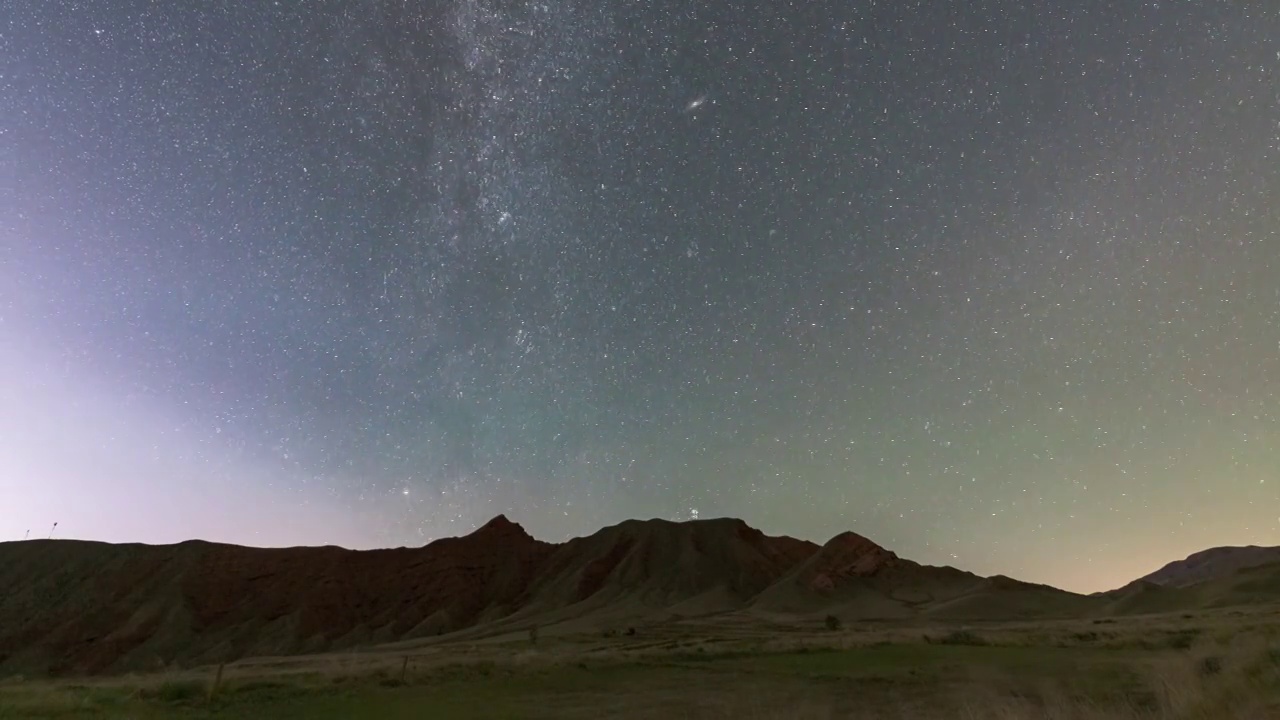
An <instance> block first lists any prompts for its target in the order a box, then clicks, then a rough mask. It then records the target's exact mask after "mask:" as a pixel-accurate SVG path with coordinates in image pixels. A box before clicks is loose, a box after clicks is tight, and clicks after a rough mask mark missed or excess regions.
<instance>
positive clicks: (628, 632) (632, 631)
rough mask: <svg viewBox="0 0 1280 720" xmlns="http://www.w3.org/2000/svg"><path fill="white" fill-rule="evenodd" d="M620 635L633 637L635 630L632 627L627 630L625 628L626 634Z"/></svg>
mask: <svg viewBox="0 0 1280 720" xmlns="http://www.w3.org/2000/svg"><path fill="white" fill-rule="evenodd" d="M622 634H623V635H626V636H627V637H631V636H633V635H635V634H636V629H635V628H633V627H629V628H627V631H626V632H624V633H622Z"/></svg>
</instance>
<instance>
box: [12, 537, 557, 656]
mask: <svg viewBox="0 0 1280 720" xmlns="http://www.w3.org/2000/svg"><path fill="white" fill-rule="evenodd" d="M553 549H554V546H553V545H550V544H548V543H544V542H540V541H538V540H534V539H533V538H531V537H529V536H528V535H527V534H525V533H524V531H523V530H522V529H521V528H520V527H519V526H518V525H515V524H512V523H510V522H508V521H507V520H506V518H501V517H500V518H497V519H495V520H494V521H492V522H490V523H489V524H488V525H486V526H484V527H483V528H481V529H479V530H477V531H476V532H474V533H472V534H471V535H468V536H466V537H462V538H449V539H445V540H440V541H437V542H434V543H432V544H430V545H428V546H426V547H422V548H411V549H409V548H400V549H395V550H371V551H363V552H360V551H353V550H344V549H341V548H335V547H310V548H281V549H262V548H246V547H239V546H234V545H217V544H213V543H205V542H186V543H182V544H180V545H171V546H147V545H107V544H103V543H89V542H77V541H30V542H19V543H6V544H3V545H0V587H4V588H6V590H7V592H5V593H3V594H0V667H11V668H21V669H24V670H48V671H50V672H53V673H61V672H88V673H94V672H102V671H106V670H118V669H126V668H149V667H157V666H163V665H166V664H168V663H171V662H174V661H181V662H182V663H184V664H186V663H196V662H213V661H219V660H225V659H231V658H237V657H242V656H246V655H261V654H277V653H296V652H310V651H318V650H324V649H327V648H331V647H339V646H348V645H352V644H357V643H366V642H373V641H380V640H392V639H398V638H404V637H412V636H415V635H423V634H434V633H439V632H442V631H447V630H453V629H458V628H462V627H466V626H468V625H471V624H474V623H476V622H478V621H483V620H486V619H490V618H493V617H499V616H502V615H505V614H507V613H510V612H511V611H512V610H513V609H515V607H516V602H517V600H518V599H519V597H520V595H521V594H522V593H523V591H524V590H525V589H526V588H527V587H528V585H529V583H530V581H531V580H532V578H533V576H534V574H535V573H536V572H537V570H538V568H539V567H540V566H541V564H542V563H543V562H544V561H545V560H546V558H547V557H548V556H549V555H550V553H551V552H552V550H553Z"/></svg>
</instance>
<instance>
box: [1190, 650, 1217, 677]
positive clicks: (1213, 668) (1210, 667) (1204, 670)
mask: <svg viewBox="0 0 1280 720" xmlns="http://www.w3.org/2000/svg"><path fill="white" fill-rule="evenodd" d="M1196 670H1197V672H1199V673H1200V674H1201V675H1204V676H1208V675H1218V674H1220V673H1221V672H1222V658H1220V657H1217V656H1214V655H1210V656H1209V657H1206V658H1200V662H1199V663H1198V664H1197V665H1196Z"/></svg>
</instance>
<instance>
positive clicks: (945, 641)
mask: <svg viewBox="0 0 1280 720" xmlns="http://www.w3.org/2000/svg"><path fill="white" fill-rule="evenodd" d="M938 642H939V643H940V644H942V645H971V646H974V647H978V646H982V645H987V644H989V643H988V642H987V639H986V638H984V637H982V636H981V635H979V634H977V633H975V632H972V631H970V630H953V631H951V632H949V633H947V634H946V635H943V636H942V637H941V638H939V639H938Z"/></svg>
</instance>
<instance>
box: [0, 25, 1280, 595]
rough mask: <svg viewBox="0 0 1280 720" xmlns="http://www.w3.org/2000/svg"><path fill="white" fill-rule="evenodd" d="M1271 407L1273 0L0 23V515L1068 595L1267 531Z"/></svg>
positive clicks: (81, 527) (123, 532) (1277, 32)
mask: <svg viewBox="0 0 1280 720" xmlns="http://www.w3.org/2000/svg"><path fill="white" fill-rule="evenodd" d="M1278 419H1280V6H1275V5H1274V4H1273V3H1269V2H1247V1H1241V2H1219V3H1175V2H1167V1H1165V2H1136V1H1122V2H1115V1H1113V0H1107V1H1105V2H1104V1H1102V0H1081V1H1080V2H1073V3H1063V2H1056V1H1051V0H1037V1H1033V2H1014V1H1013V0H1004V1H1001V0H986V1H980V2H970V1H968V0H966V1H964V2H959V1H951V0H948V1H945V2H896V1H895V2H885V1H882V0H881V1H873V0H859V1H858V2H847V1H846V0H805V1H804V2H800V1H796V2H772V3H764V4H759V3H727V2H723V0H712V1H710V2H705V3H703V2H699V3H689V2H676V1H675V0H655V1H654V2H645V3H623V2H600V1H599V0H533V1H532V2H518V1H515V0H441V2H405V1H403V0H315V1H312V2H306V3H303V2H287V1H281V2H217V1H211V2H197V3H156V2H149V1H146V0H96V1H88V0H87V1H85V2H71V1H69V0H9V1H8V2H6V3H4V7H3V9H0V538H2V539H6V540H11V539H20V538H22V537H24V536H25V535H26V533H27V532H28V531H29V532H30V533H31V536H32V537H44V536H47V535H48V534H50V533H51V532H52V533H53V534H54V535H55V536H57V537H80V538H87V539H99V540H109V541H144V542H173V541H178V540H182V539H185V538H188V537H203V538H208V539H214V540H221V541H229V542H237V543H243V544H257V545H287V544H325V543H333V544H342V545H346V546H350V547H377V546H397V545H410V546H413V545H420V544H423V543H425V542H427V541H429V540H430V539H432V538H437V537H441V536H445V535H456V534H462V533H465V532H469V531H470V530H472V529H473V528H474V527H476V526H477V525H479V524H480V523H483V522H484V521H485V520H486V519H488V518H489V517H491V516H493V515H495V514H497V513H506V514H508V515H509V516H510V517H512V518H513V519H514V520H516V521H518V522H520V523H522V524H523V525H524V526H525V527H526V528H527V529H528V530H529V531H530V532H532V533H533V534H534V535H536V536H538V537H541V538H544V539H548V540H561V539H564V538H566V537H569V536H573V535H580V534H585V533H589V532H592V531H594V530H595V529H597V528H598V527H600V526H602V525H606V524H611V523H614V522H618V521H620V520H623V519H625V518H628V517H665V518H671V519H687V518H691V517H703V518H706V517H713V516H725V515H729V516H735V517H741V518H743V519H745V520H746V521H747V522H749V523H751V524H752V525H754V526H756V527H759V528H761V529H763V530H765V531H767V532H770V533H786V534H790V535H795V536H799V537H804V538H808V539H813V540H816V541H818V542H822V541H825V540H826V539H827V538H828V537H830V536H832V535H834V534H835V533H837V532H839V531H842V530H849V529H851V530H854V531H856V532H859V533H861V534H863V535H866V536H868V537H870V538H872V539H873V540H875V541H877V542H879V543H880V544H883V545H885V546H887V547H889V548H890V549H893V550H895V551H897V552H898V553H899V554H900V555H902V556H905V557H909V558H912V559H915V560H918V561H921V562H926V563H930V564H952V565H956V566H958V567H962V568H965V569H968V570H972V571H975V572H979V573H982V574H994V573H1003V574H1007V575H1012V576H1015V577H1018V578H1021V579H1025V580H1031V581H1038V582H1047V583H1051V584H1055V585H1058V586H1060V587H1065V588H1068V589H1072V590H1080V591H1093V590H1100V589H1106V588H1110V587H1115V586H1118V585H1121V584H1123V583H1124V582H1127V581H1128V580H1130V579H1132V578H1134V577H1136V576H1138V575H1141V574H1144V573H1146V572H1149V571H1151V570H1154V569H1155V568H1156V567H1158V566H1160V565H1161V564H1163V563H1164V562H1167V561H1169V560H1172V559H1176V558H1180V557H1182V556H1185V555H1186V554H1188V553H1190V552H1193V551H1196V550H1200V549H1203V548H1205V547H1209V546H1213V545H1223V544H1246V543H1257V544H1280V425H1278V424H1277V420H1278ZM54 522H58V523H59V525H58V527H57V528H56V530H54V529H53V528H52V523H54Z"/></svg>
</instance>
